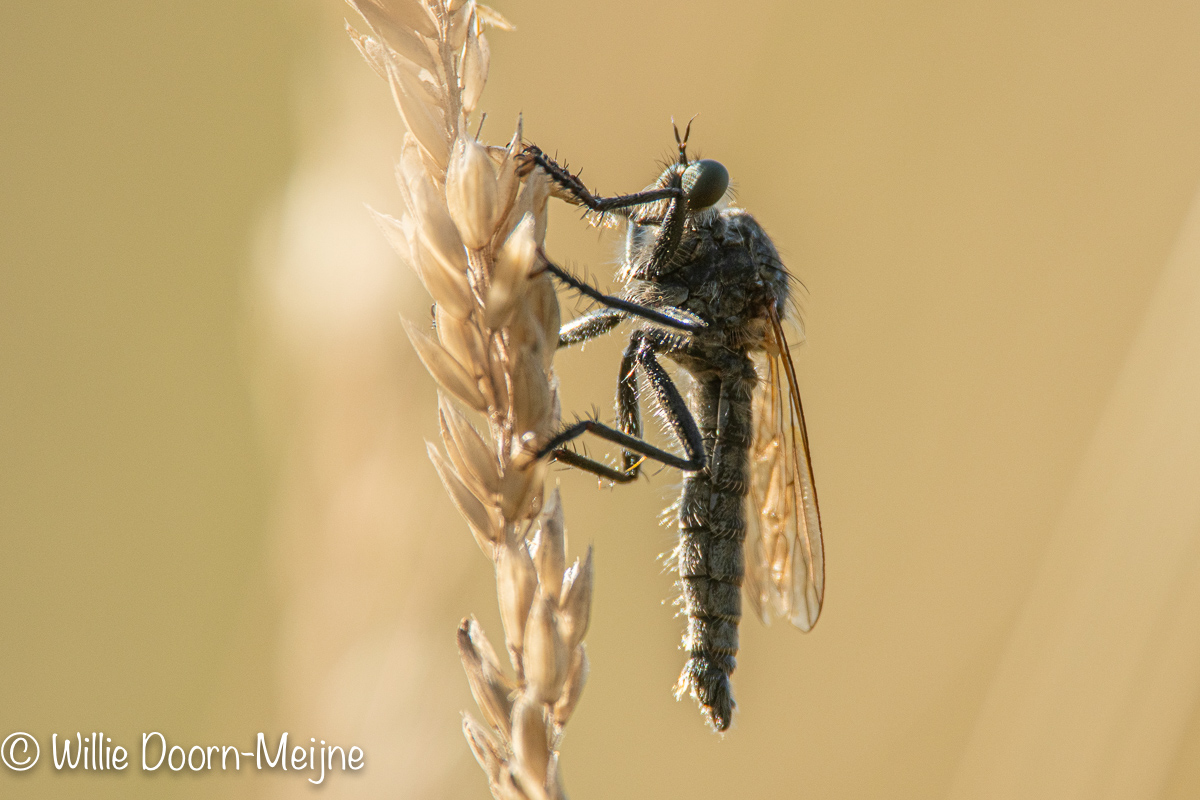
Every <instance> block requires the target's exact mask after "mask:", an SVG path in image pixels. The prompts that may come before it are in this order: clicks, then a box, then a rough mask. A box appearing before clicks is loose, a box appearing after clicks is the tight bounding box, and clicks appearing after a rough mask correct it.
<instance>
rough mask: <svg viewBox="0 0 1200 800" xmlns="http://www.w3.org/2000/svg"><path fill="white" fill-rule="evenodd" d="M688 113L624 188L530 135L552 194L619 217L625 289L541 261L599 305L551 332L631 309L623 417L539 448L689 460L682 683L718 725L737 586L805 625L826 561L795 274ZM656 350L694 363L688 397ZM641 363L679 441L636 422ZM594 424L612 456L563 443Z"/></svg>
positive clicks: (629, 469)
mask: <svg viewBox="0 0 1200 800" xmlns="http://www.w3.org/2000/svg"><path fill="white" fill-rule="evenodd" d="M690 127H691V126H690V124H689V126H688V129H689V130H688V131H685V133H684V135H683V136H682V137H680V135H679V130H678V129H677V128H676V130H675V139H676V142H677V144H678V146H679V158H678V160H677V161H675V162H674V163H671V164H669V165H668V166H667V167H666V169H664V170H663V172H662V174H661V175H660V176H659V177H658V180H656V181H655V182H654V183H653V184H652V185H651V186H650V187H648V188H647V189H646V190H645V191H642V192H638V193H636V194H631V195H623V196H619V197H597V196H595V195H593V194H592V193H591V192H589V191H588V190H587V188H586V187H585V186H584V185H583V183H582V182H581V181H580V180H579V179H578V178H577V177H576V176H575V175H574V174H572V173H571V172H569V171H567V170H566V169H565V168H563V167H561V166H559V165H558V164H557V163H555V161H554V160H553V159H551V158H549V157H547V156H546V155H545V154H544V153H543V152H542V151H541V150H539V149H538V148H536V147H533V146H529V147H527V148H526V150H525V155H526V158H527V159H528V161H530V162H532V163H534V164H537V165H538V166H540V167H541V168H542V169H544V170H545V171H546V172H547V173H548V174H549V176H550V178H551V179H552V180H553V181H554V183H555V184H556V185H557V187H558V188H559V192H558V193H559V194H560V195H563V196H565V198H566V199H568V200H569V201H573V202H575V203H578V204H581V205H583V206H586V207H587V208H588V209H590V210H591V211H595V212H601V213H615V214H619V215H621V216H623V217H624V218H625V219H626V221H627V223H628V228H627V237H626V247H625V257H624V263H623V264H622V265H621V268H620V272H619V278H620V279H621V280H622V281H624V283H625V290H624V291H623V292H622V293H621V294H620V295H619V296H608V295H604V294H602V293H601V292H599V291H598V290H596V289H595V288H593V287H591V286H589V285H588V284H586V283H584V282H582V281H579V280H578V279H576V278H574V277H573V276H572V275H570V273H568V272H566V271H565V270H563V269H561V268H560V267H558V266H557V265H555V264H553V263H549V262H547V263H546V269H547V270H548V271H550V272H552V273H553V274H554V275H556V276H557V277H558V278H559V279H560V280H562V281H563V282H565V283H567V284H568V285H570V286H572V287H573V288H575V289H577V290H578V291H580V292H581V293H583V294H585V295H587V296H589V297H591V298H592V299H594V300H596V301H597V302H598V303H599V305H600V307H599V308H597V309H596V310H594V311H592V312H590V313H587V314H585V315H583V316H581V317H579V318H578V319H575V320H574V321H572V322H570V323H568V324H567V325H566V326H564V327H563V329H562V331H561V333H560V338H559V346H560V347H561V346H568V345H572V344H578V343H580V342H583V341H586V340H588V339H591V338H593V337H596V336H599V335H601V334H604V333H607V332H609V331H611V330H612V329H613V328H615V327H616V326H617V325H618V324H619V323H621V322H623V321H625V320H634V321H635V322H636V323H637V326H636V328H635V329H634V330H633V332H632V333H631V334H630V337H629V345H628V347H626V348H625V353H624V356H623V357H622V359H621V371H620V376H619V379H618V386H617V413H618V417H619V421H618V428H613V427H610V426H607V425H604V424H602V423H600V422H599V421H597V420H594V419H585V420H581V421H579V422H577V423H575V424H573V425H570V426H568V427H567V428H565V429H564V430H563V431H562V432H561V433H559V434H558V435H557V436H555V437H554V438H553V439H552V440H550V441H549V442H548V443H547V444H546V445H545V446H544V447H543V448H542V449H541V451H540V453H539V455H541V456H548V457H552V458H554V459H556V460H558V461H561V462H564V463H566V464H569V465H572V466H574V467H578V468H580V469H584V470H587V471H588V472H591V473H593V474H596V475H599V476H601V477H602V478H606V479H608V480H611V481H614V482H617V483H628V482H630V481H633V480H634V479H636V478H637V476H638V471H639V468H640V466H641V464H642V463H643V461H645V460H646V459H653V460H655V461H658V462H661V463H663V464H666V465H668V466H672V467H676V468H678V469H680V470H682V471H683V473H684V478H683V492H682V495H681V497H680V498H679V501H678V504H677V510H678V519H679V543H678V545H677V547H676V548H675V551H674V562H675V565H676V566H677V568H678V572H679V585H680V588H681V590H682V598H681V604H682V606H683V610H684V613H685V614H686V615H687V632H686V634H685V635H684V637H683V649H684V650H686V651H687V652H688V655H689V658H688V661H687V664H686V665H685V666H684V668H683V672H682V674H681V675H680V677H679V682H678V684H677V686H676V695H677V696H681V695H682V694H684V693H690V694H691V695H692V696H693V697H695V698H696V700H697V702H698V703H699V704H700V708H701V711H702V712H703V714H704V715H705V717H706V718H707V720H708V722H709V724H711V725H712V727H713V728H714V729H716V730H718V731H723V730H725V729H726V728H728V727H729V723H730V721H731V718H732V715H733V707H734V702H733V694H732V690H731V687H730V683H729V676H730V674H731V673H732V672H733V670H734V668H735V667H736V659H735V656H736V655H737V651H738V631H737V626H738V621H739V619H740V618H741V616H742V602H741V592H742V591H743V590H744V591H745V594H746V599H747V600H748V601H749V603H750V605H751V607H752V608H753V609H754V611H755V613H756V614H757V615H758V616H759V617H760V618H761V619H762V620H763V621H764V622H769V621H770V618H771V617H772V616H773V615H778V616H782V617H786V618H787V619H788V620H789V621H790V622H791V623H792V624H793V625H795V626H796V627H798V628H800V629H802V630H805V631H807V630H809V629H810V628H811V627H812V626H813V624H814V623H816V621H817V616H818V615H819V614H820V611H821V600H822V595H823V593H824V582H825V575H824V559H823V554H822V549H821V519H820V514H819V512H818V510H817V493H816V488H815V487H814V485H813V471H812V462H811V460H810V458H809V452H808V435H807V433H806V431H805V427H804V411H803V409H802V408H801V405H800V393H799V389H798V385H797V382H796V371H795V367H794V366H793V364H792V359H791V355H790V354H789V352H788V345H787V342H786V341H785V339H784V334H783V327H782V324H781V323H782V321H783V319H784V318H785V315H786V314H787V312H788V311H789V309H790V304H789V296H790V294H789V292H790V288H791V287H790V284H791V282H792V278H791V276H790V275H789V274H788V271H787V268H786V267H784V265H783V263H782V262H781V261H780V259H779V254H778V253H777V252H776V250H775V246H774V245H773V244H772V243H771V240H770V238H768V237H767V234H766V233H765V232H764V231H763V229H762V227H760V226H759V224H758V223H757V222H755V221H754V218H753V217H751V216H750V215H749V214H748V213H746V212H745V211H743V210H742V209H739V208H731V207H726V208H719V207H718V203H719V201H720V200H721V199H722V198H723V197H724V196H725V194H726V191H727V189H728V187H729V173H728V171H727V170H726V169H725V167H724V166H722V165H721V164H720V163H718V162H716V161H712V160H708V159H702V160H689V159H688V156H687V134H688V132H689V131H690ZM659 356H665V357H666V358H668V359H670V360H671V361H673V362H675V363H676V364H678V365H679V366H680V367H682V368H683V369H684V370H686V371H687V372H688V373H689V374H690V375H691V376H692V377H693V378H694V379H695V389H694V391H693V392H692V394H691V396H690V398H689V399H688V400H687V401H685V400H684V398H683V396H682V395H681V394H680V392H679V390H678V388H676V386H675V383H674V382H673V381H672V380H671V377H670V376H669V375H668V373H667V371H666V370H665V369H664V368H663V366H662V365H661V364H660V363H659V360H658V357H659ZM755 357H759V359H760V361H761V362H762V365H763V366H762V367H761V368H759V367H756V365H755V360H754V358H755ZM639 371H640V372H641V373H642V375H643V376H644V377H645V379H646V383H647V385H648V386H649V388H650V390H651V392H652V393H653V395H654V398H655V400H657V402H658V405H659V408H660V409H661V410H662V412H663V417H664V419H665V420H666V424H667V427H668V429H669V430H670V432H671V433H672V434H673V435H674V437H675V438H676V439H677V440H678V442H679V444H680V445H681V447H682V449H683V455H682V456H680V455H676V454H674V453H670V452H667V451H665V450H662V449H660V448H658V447H655V446H654V445H651V444H649V443H648V442H646V441H645V440H644V439H643V438H642V419H641V410H640V408H639V402H638V378H637V373H638V372H639ZM589 432H590V433H592V434H594V435H596V436H599V437H600V438H602V439H606V440H608V441H610V442H613V443H615V444H617V445H619V446H620V447H621V448H622V461H621V466H620V468H616V467H612V466H609V465H607V464H604V463H601V462H599V461H596V460H593V459H591V458H588V457H586V456H584V455H582V454H580V453H578V452H576V451H574V450H572V449H569V448H568V447H567V445H568V443H569V442H571V441H572V440H574V439H576V438H578V437H579V436H581V435H583V434H584V433H589Z"/></svg>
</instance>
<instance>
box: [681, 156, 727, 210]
mask: <svg viewBox="0 0 1200 800" xmlns="http://www.w3.org/2000/svg"><path fill="white" fill-rule="evenodd" d="M728 188H729V170H727V169H725V165H724V164H722V163H721V162H720V161H713V160H712V159H711V158H702V159H700V160H699V161H694V162H692V163H691V164H690V165H689V166H688V168H687V169H685V170H684V171H683V194H684V196H685V197H687V201H688V207H689V208H692V209H698V208H708V207H709V206H711V205H712V204H713V203H715V202H717V201H718V200H720V199H721V196H722V195H724V194H725V190H726V189H728Z"/></svg>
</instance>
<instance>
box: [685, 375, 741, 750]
mask: <svg viewBox="0 0 1200 800" xmlns="http://www.w3.org/2000/svg"><path fill="white" fill-rule="evenodd" d="M722 372H723V374H722V375H721V377H719V378H715V379H713V380H709V381H701V382H700V385H699V388H698V391H697V396H696V400H697V401H698V402H697V403H696V405H697V408H696V411H697V412H698V413H697V415H696V416H697V422H698V423H699V426H700V429H701V432H702V433H703V434H704V437H705V446H706V447H707V448H709V452H708V455H709V463H708V468H707V469H705V470H702V471H700V472H695V473H691V474H689V475H687V476H686V477H685V478H684V487H683V496H682V498H681V503H680V512H679V545H678V548H677V550H676V561H677V564H678V568H679V582H680V586H681V589H682V592H683V597H682V602H683V609H684V613H685V614H686V615H687V632H686V633H685V634H684V637H683V649H684V650H686V651H687V652H688V654H689V658H688V661H687V664H686V665H684V668H683V672H682V674H681V675H680V676H679V683H678V685H677V687H676V691H677V693H678V694H683V693H684V692H688V693H690V694H691V695H692V696H693V697H695V698H696V700H697V702H699V704H700V707H701V710H702V711H703V712H704V714H705V716H706V717H707V718H708V721H709V723H710V724H711V725H712V726H713V727H714V728H715V729H717V730H719V731H723V730H725V729H726V728H728V727H729V723H730V721H731V720H732V718H733V707H734V701H733V691H732V688H731V686H730V682H729V676H730V674H731V673H732V672H733V670H734V669H735V668H736V666H737V659H736V656H737V651H738V621H739V620H740V619H741V616H742V594H741V586H742V577H743V576H744V574H745V561H744V556H743V549H742V547H743V542H744V540H745V538H746V520H745V511H744V508H745V498H746V492H747V487H748V483H747V481H748V468H749V465H748V459H749V449H750V442H751V438H752V434H753V431H752V416H751V404H750V401H751V394H752V391H753V388H754V381H755V374H754V368H753V366H752V365H751V363H750V361H749V359H739V363H738V364H737V365H736V368H735V369H733V370H723V371H722Z"/></svg>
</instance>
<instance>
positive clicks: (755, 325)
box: [622, 208, 788, 352]
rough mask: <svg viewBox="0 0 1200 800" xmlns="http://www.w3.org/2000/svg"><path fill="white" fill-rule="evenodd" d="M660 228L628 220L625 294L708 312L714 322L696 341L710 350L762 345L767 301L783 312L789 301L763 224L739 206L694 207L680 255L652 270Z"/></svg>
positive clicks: (704, 315) (697, 312)
mask: <svg viewBox="0 0 1200 800" xmlns="http://www.w3.org/2000/svg"><path fill="white" fill-rule="evenodd" d="M643 220H644V218H643ZM660 232H661V227H660V226H659V225H658V224H655V222H653V221H642V222H638V221H635V220H633V219H631V220H630V222H629V228H628V233H627V236H626V246H625V264H624V267H623V270H622V272H623V276H622V277H623V278H624V279H625V280H626V281H627V288H626V292H625V295H626V296H627V297H628V298H629V299H631V300H635V301H637V302H642V303H646V304H648V305H653V306H674V307H676V308H681V309H683V310H685V311H687V312H689V313H691V314H694V315H696V316H697V317H699V318H700V319H702V320H703V321H704V322H705V323H706V324H707V325H708V328H707V330H706V331H705V332H704V333H701V334H696V335H695V337H694V340H695V342H696V344H697V345H707V347H705V349H707V348H708V347H712V346H719V347H727V348H733V349H735V350H739V351H743V352H749V351H753V350H758V349H761V347H762V342H763V337H764V334H765V331H766V328H767V325H768V319H769V308H770V307H771V306H774V307H775V309H776V312H777V313H778V314H779V315H780V316H781V317H782V316H783V315H784V307H785V305H786V304H787V300H788V273H787V271H786V270H785V269H784V266H783V263H782V262H781V261H780V259H779V254H778V252H777V251H776V249H775V245H774V244H773V243H772V242H771V239H770V237H768V236H767V234H766V232H765V231H764V230H763V229H762V226H760V225H759V224H758V223H757V222H756V221H755V220H754V218H753V217H752V216H751V215H750V214H749V213H747V212H746V211H744V210H742V209H740V208H725V209H721V210H716V209H713V210H707V211H704V212H701V213H699V214H695V215H693V216H691V217H690V218H689V219H688V222H687V227H686V228H685V230H684V233H683V237H682V238H681V240H680V244H679V248H678V250H677V251H676V253H675V256H674V258H672V259H671V261H670V263H669V264H668V265H667V267H666V268H665V269H663V270H661V271H659V272H658V273H657V274H651V272H650V269H649V263H650V255H651V252H652V251H653V249H654V246H655V243H656V241H657V237H658V236H659V235H660Z"/></svg>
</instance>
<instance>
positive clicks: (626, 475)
mask: <svg viewBox="0 0 1200 800" xmlns="http://www.w3.org/2000/svg"><path fill="white" fill-rule="evenodd" d="M659 333H660V332H657V331H635V332H634V333H633V335H632V336H631V337H630V340H629V346H628V347H627V348H626V350H625V356H624V358H623V359H622V360H621V376H620V381H619V384H618V390H617V402H618V406H619V410H620V416H621V421H620V424H621V430H617V429H615V428H613V427H611V426H608V425H605V424H604V423H602V422H599V421H597V420H594V419H584V420H580V421H579V422H576V423H574V424H572V425H568V426H567V427H566V428H564V429H563V430H562V431H560V432H559V433H558V435H557V436H555V437H554V438H553V439H551V440H550V441H549V442H547V443H546V444H545V445H543V447H542V448H541V449H540V450H539V451H538V453H537V457H538V458H544V457H546V456H549V455H553V456H554V458H555V459H556V460H560V461H563V462H564V463H567V464H570V465H571V466H574V467H578V468H580V469H583V470H586V471H588V472H591V473H593V474H596V475H599V476H601V477H605V478H609V479H610V480H616V481H617V482H619V483H628V482H629V481H632V480H633V479H634V478H636V477H637V475H638V468H639V465H640V464H641V462H642V460H644V459H646V458H652V459H654V460H655V461H660V462H662V463H663V464H666V465H667V466H671V467H675V468H677V469H681V470H684V471H686V472H695V471H696V470H701V469H704V467H705V464H706V462H707V459H706V456H705V449H704V439H703V437H702V436H701V433H700V429H699V428H698V427H697V426H696V421H695V419H694V418H693V417H692V414H691V412H690V411H688V407H687V403H686V402H685V401H684V399H683V395H681V394H680V393H679V389H678V387H676V386H675V382H674V381H672V380H671V376H670V375H668V374H667V371H666V370H665V369H663V367H662V365H661V364H659V363H658V359H657V358H656V356H655V349H656V348H658V347H662V346H664V344H665V343H666V342H667V337H665V336H663V335H658V334H659ZM639 367H640V368H641V370H642V373H643V374H644V375H645V376H646V381H647V383H648V384H649V385H650V389H651V390H652V391H653V392H654V395H655V398H656V399H657V400H658V403H659V405H660V406H661V407H662V409H663V412H664V417H665V419H666V421H667V424H668V426H669V427H670V428H671V432H672V433H673V434H674V435H675V438H676V439H677V440H678V442H679V443H680V445H681V446H682V447H683V450H684V454H685V456H684V457H680V456H677V455H675V454H674V453H668V452H667V451H666V450H663V449H661V448H658V447H655V446H654V445H652V444H650V443H649V442H647V441H645V440H643V439H642V438H640V437H641V432H642V426H641V413H640V411H639V410H638V402H637V388H636V381H637V375H636V369H637V368H639ZM585 433H592V434H594V435H596V436H599V437H600V438H601V439H605V440H607V441H610V442H612V443H613V444H617V445H620V446H621V448H622V450H623V461H624V469H623V470H622V471H621V472H617V471H616V470H614V469H613V468H612V467H609V466H607V465H605V464H601V463H600V462H597V461H594V460H593V459H590V458H587V457H586V456H581V455H579V454H578V453H575V452H572V451H570V450H567V449H566V447H565V446H566V445H567V444H568V443H569V442H571V441H573V440H574V439H578V438H579V437H580V436H582V435H583V434H585ZM639 456H640V458H639ZM613 475H619V476H620V477H617V478H614V477H612V476H613Z"/></svg>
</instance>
